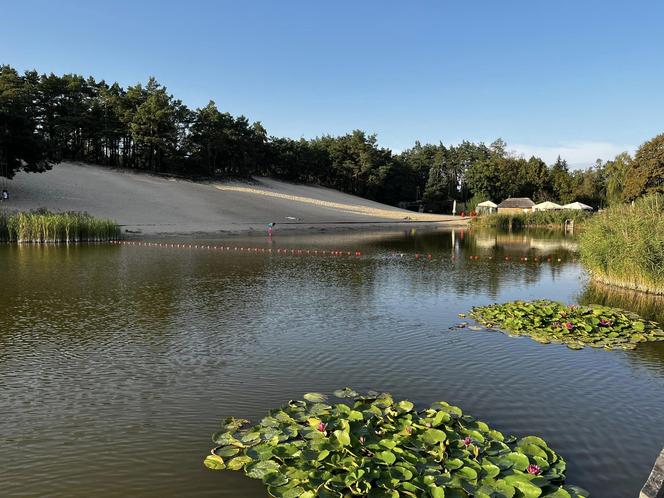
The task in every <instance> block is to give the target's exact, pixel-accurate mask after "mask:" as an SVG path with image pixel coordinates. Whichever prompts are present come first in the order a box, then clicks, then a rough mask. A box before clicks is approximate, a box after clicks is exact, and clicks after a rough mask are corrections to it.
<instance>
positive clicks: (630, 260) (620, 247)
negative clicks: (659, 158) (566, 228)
mask: <svg viewBox="0 0 664 498" xmlns="http://www.w3.org/2000/svg"><path fill="white" fill-rule="evenodd" d="M579 251H580V253H581V262H582V263H583V265H584V266H585V267H586V268H587V269H588V271H589V272H590V274H591V276H592V278H593V280H595V281H597V282H601V283H604V284H610V285H615V286H618V287H624V288H628V289H634V290H639V291H644V292H650V293H654V294H664V195H651V196H648V197H643V198H641V199H639V200H638V201H636V203H635V204H634V205H633V206H628V205H621V206H615V207H611V208H609V209H607V210H606V211H603V212H601V213H599V214H598V215H597V216H595V217H593V219H592V220H590V221H588V223H586V224H585V226H584V230H583V232H582V233H581V236H580V239H579Z"/></svg>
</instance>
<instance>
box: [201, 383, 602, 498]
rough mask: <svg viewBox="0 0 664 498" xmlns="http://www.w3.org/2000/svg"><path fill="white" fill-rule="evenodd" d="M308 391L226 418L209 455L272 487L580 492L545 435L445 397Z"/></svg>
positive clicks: (447, 497) (565, 495) (331, 492)
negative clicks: (491, 419)
mask: <svg viewBox="0 0 664 498" xmlns="http://www.w3.org/2000/svg"><path fill="white" fill-rule="evenodd" d="M335 396H337V397H338V398H340V399H342V400H346V402H338V403H335V404H328V403H327V399H326V397H325V396H323V395H322V394H319V393H307V394H305V395H304V400H302V401H289V402H288V403H287V404H286V405H284V406H282V407H280V408H276V409H273V410H270V411H269V413H268V415H267V416H266V417H265V418H263V419H262V420H261V421H260V422H259V423H257V424H254V425H251V424H250V423H249V421H247V420H243V419H236V418H232V417H230V418H227V419H225V420H224V421H223V423H222V424H221V431H220V432H218V433H216V434H214V436H213V441H214V442H215V443H216V444H218V445H219V446H217V447H216V448H214V449H213V450H212V452H211V454H210V455H208V457H207V458H206V459H205V461H204V463H205V465H206V466H207V467H208V468H210V469H213V470H223V469H228V470H236V471H239V470H242V471H244V473H245V474H246V475H247V476H249V477H251V478H254V479H261V480H262V481H263V483H264V484H265V486H266V487H267V491H268V493H269V495H270V496H275V497H281V498H296V497H300V498H313V497H321V498H327V497H330V498H331V497H339V498H341V497H350V496H370V497H395V498H396V497H399V496H411V497H419V496H427V497H432V498H461V497H471V496H472V497H475V498H490V497H504V498H507V497H528V498H535V497H540V496H541V497H547V498H573V497H586V496H589V494H588V492H587V491H585V490H583V489H581V488H579V487H576V486H571V485H566V484H565V468H566V466H565V461H564V460H563V458H562V457H560V456H559V455H558V454H556V453H555V452H554V451H553V450H552V449H551V448H549V447H548V445H547V444H546V442H544V440H542V439H540V438H539V437H536V436H527V437H523V438H521V439H516V438H514V437H505V436H503V434H501V433H500V432H498V431H496V430H494V429H491V428H490V427H489V426H488V425H487V424H486V423H484V422H482V421H480V420H477V419H475V418H474V417H472V416H469V415H467V414H464V413H463V412H462V411H461V409H460V408H458V407H456V406H452V405H450V404H448V403H446V402H444V401H440V402H436V403H433V404H432V405H431V406H430V407H429V408H425V409H423V410H417V409H416V408H415V406H414V404H413V403H411V402H410V401H407V400H401V401H394V400H393V398H392V396H391V395H390V394H387V393H383V394H379V393H375V392H370V393H368V394H367V395H360V394H358V393H356V392H355V391H353V390H352V389H349V388H345V389H341V390H339V391H335Z"/></svg>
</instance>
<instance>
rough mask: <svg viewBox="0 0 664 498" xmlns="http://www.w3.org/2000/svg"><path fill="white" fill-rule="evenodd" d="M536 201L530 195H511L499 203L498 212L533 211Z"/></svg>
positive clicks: (516, 212)
mask: <svg viewBox="0 0 664 498" xmlns="http://www.w3.org/2000/svg"><path fill="white" fill-rule="evenodd" d="M534 205H535V203H534V202H533V201H532V200H531V199H529V198H528V197H510V198H509V199H505V200H504V201H503V202H501V203H500V204H498V206H497V209H498V213H501V214H510V213H511V214H518V213H524V212H527V211H531V210H532V209H533V206H534Z"/></svg>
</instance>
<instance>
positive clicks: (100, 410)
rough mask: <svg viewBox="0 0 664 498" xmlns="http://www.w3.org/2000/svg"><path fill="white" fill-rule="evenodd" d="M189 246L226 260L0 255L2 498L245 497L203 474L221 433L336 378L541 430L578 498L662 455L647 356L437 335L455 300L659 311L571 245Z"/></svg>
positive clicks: (494, 239)
mask: <svg viewBox="0 0 664 498" xmlns="http://www.w3.org/2000/svg"><path fill="white" fill-rule="evenodd" d="M168 242H169V243H172V242H173V241H172V240H169V241H168ZM192 244H198V245H208V244H210V245H212V246H223V247H224V249H223V250H220V249H212V248H211V249H207V248H205V249H202V248H200V247H199V248H194V247H192V248H177V247H174V248H171V247H154V246H150V247H145V246H135V245H99V246H69V247H66V246H46V247H31V246H10V245H1V246H0V282H1V283H2V285H1V286H0V389H1V390H0V392H1V393H2V394H1V397H0V417H1V419H2V424H0V461H1V462H2V465H1V466H0V486H1V487H0V489H1V490H2V491H1V494H2V495H3V496H21V497H25V496H44V495H48V496H53V497H78V496H81V497H83V496H92V495H94V496H109V497H110V496H139V497H143V496H145V497H148V496H155V497H156V496H160V497H161V496H226V497H246V496H249V497H252V496H256V497H259V496H265V491H264V490H263V487H262V484H261V483H260V482H259V481H253V480H251V479H248V478H245V477H244V476H242V475H241V474H240V473H237V472H212V471H208V470H206V469H205V468H204V467H203V465H202V461H203V458H204V457H205V455H206V454H207V453H208V452H209V449H210V448H211V447H212V446H213V443H212V442H211V440H210V437H211V434H212V433H213V432H215V431H216V430H217V428H218V426H219V421H220V420H221V419H222V418H223V417H226V416H230V415H234V416H238V417H244V418H249V419H252V420H257V419H259V418H260V417H262V416H263V415H265V413H266V412H267V410H269V409H270V408H273V407H276V406H278V405H281V404H283V403H285V402H286V401H287V400H288V399H292V398H301V396H302V394H303V393H305V392H308V391H320V392H325V393H331V391H333V390H334V389H337V388H340V387H345V386H351V387H353V388H354V389H356V390H368V389H375V390H379V391H389V392H391V393H392V394H394V396H395V398H407V399H410V400H411V401H413V402H415V403H416V404H417V405H425V404H428V403H431V402H433V401H437V400H446V401H448V402H450V403H452V404H455V405H457V406H460V407H461V408H462V409H463V410H464V411H465V412H467V413H470V414H473V415H475V416H477V417H479V418H480V419H482V420H484V421H486V422H488V423H489V424H490V425H492V426H493V427H495V428H496V429H499V430H501V431H503V432H504V433H506V434H514V435H517V436H524V435H530V434H533V435H538V436H542V437H543V438H545V439H546V441H547V442H548V443H549V445H550V446H551V447H552V448H553V449H554V450H555V451H557V452H558V453H560V454H561V455H562V456H563V457H564V458H565V459H566V460H567V464H568V474H567V475H568V482H569V483H572V484H577V485H580V486H583V487H585V488H587V489H588V490H589V491H591V494H592V496H594V497H597V498H611V497H615V498H625V497H631V496H636V495H637V494H638V490H639V489H640V487H641V486H642V485H643V483H644V482H645V480H646V478H647V476H648V474H649V472H650V469H651V466H652V464H653V463H654V460H655V458H656V456H657V454H658V453H659V451H660V450H661V447H662V446H663V445H664V343H656V344H646V345H640V346H639V347H638V348H637V349H636V350H634V351H611V352H608V351H603V350H593V349H584V350H581V351H573V350H570V349H568V348H566V347H565V346H562V345H553V344H551V345H542V344H538V343H536V342H535V341H532V340H530V339H528V338H525V337H522V338H510V337H508V336H506V335H503V334H501V333H499V332H497V331H492V332H489V331H472V330H469V329H458V328H455V325H456V324H458V323H459V322H460V321H462V319H461V318H459V317H458V314H459V313H465V312H467V311H469V310H470V308H471V307H472V306H474V305H482V304H487V303H492V302H502V301H506V300H512V299H535V298H551V299H557V300H562V301H566V302H569V303H574V302H583V303H589V302H603V303H606V304H611V305H614V306H615V305H618V306H622V307H626V308H629V307H632V308H633V309H634V308H638V309H636V311H640V312H642V313H644V314H645V315H646V316H648V317H649V318H657V319H664V317H662V316H661V314H662V313H663V312H662V310H663V309H664V305H663V303H662V302H661V301H656V300H654V298H652V299H649V298H641V299H639V300H635V299H634V297H633V296H630V295H624V294H621V293H619V292H617V291H606V290H604V289H601V288H596V287H594V286H590V285H589V284H588V283H587V279H586V277H585V276H584V273H583V271H582V269H581V267H580V264H579V263H578V261H577V256H576V254H575V249H576V243H575V241H574V238H573V237H570V236H568V237H565V236H562V235H560V234H552V233H549V232H527V233H520V234H519V233H517V234H508V233H497V232H492V231H468V230H465V231H463V230H457V231H455V232H450V231H442V230H441V231H434V232H420V231H410V230H407V231H395V232H386V231H382V232H376V233H361V232H349V233H346V234H327V233H312V234H310V235H308V234H305V235H298V236H295V235H292V236H290V235H289V236H280V235H279V234H277V235H276V237H275V238H274V240H273V241H272V242H269V241H267V240H265V239H264V238H263V237H258V236H254V237H230V238H227V239H225V240H215V241H204V240H197V241H195V242H192ZM226 247H229V248H230V250H226V249H225V248H226ZM235 247H238V248H239V247H242V248H243V249H242V250H240V249H237V250H235V249H234V248H235ZM247 247H252V248H260V249H265V250H266V251H265V252H251V253H248V252H247V250H246V248H247ZM267 249H271V250H272V252H271V253H268V252H267ZM282 249H288V251H287V252H286V251H282ZM291 249H293V250H294V251H291ZM330 250H343V251H344V253H346V252H347V251H350V252H351V256H348V255H347V254H344V255H343V256H331V255H329V251H330ZM307 251H308V253H307ZM316 251H317V252H318V254H316ZM323 251H325V254H323ZM356 251H359V252H360V253H361V256H355V252H356ZM417 254H419V255H420V256H419V257H417ZM429 254H430V255H431V258H429ZM470 256H473V259H469V258H470ZM476 256H479V259H476V258H475V257H476ZM524 257H528V261H524V260H522V259H521V258H524ZM534 258H537V261H534ZM548 259H550V261H548Z"/></svg>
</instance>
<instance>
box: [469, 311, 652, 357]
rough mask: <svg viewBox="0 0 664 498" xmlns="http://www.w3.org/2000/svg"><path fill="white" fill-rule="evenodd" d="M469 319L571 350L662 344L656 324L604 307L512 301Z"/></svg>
mask: <svg viewBox="0 0 664 498" xmlns="http://www.w3.org/2000/svg"><path fill="white" fill-rule="evenodd" d="M470 316H471V317H473V318H474V319H475V320H477V321H478V322H479V323H481V324H482V325H484V326H486V327H488V328H493V327H498V328H499V329H502V330H503V331H505V332H507V333H508V334H511V335H525V336H528V337H531V338H532V339H534V340H536V341H538V342H541V343H543V344H548V343H557V344H565V345H567V346H568V347H569V348H571V349H582V348H583V347H584V346H591V347H593V348H604V349H634V348H635V347H636V345H637V344H638V343H640V342H647V341H664V331H663V330H662V329H660V328H659V326H658V325H657V323H656V322H652V321H647V320H643V319H642V318H641V317H639V316H638V315H637V314H635V313H631V312H629V311H625V310H621V309H619V308H609V307H607V306H599V305H589V306H576V305H569V306H566V305H564V304H562V303H558V302H555V301H548V300H545V299H542V300H537V301H530V302H528V301H512V302H508V303H505V304H492V305H489V306H476V307H474V308H473V309H472V311H471V313H470Z"/></svg>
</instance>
